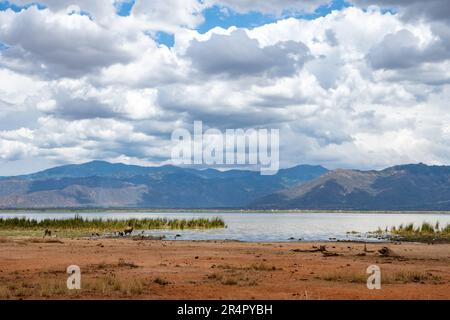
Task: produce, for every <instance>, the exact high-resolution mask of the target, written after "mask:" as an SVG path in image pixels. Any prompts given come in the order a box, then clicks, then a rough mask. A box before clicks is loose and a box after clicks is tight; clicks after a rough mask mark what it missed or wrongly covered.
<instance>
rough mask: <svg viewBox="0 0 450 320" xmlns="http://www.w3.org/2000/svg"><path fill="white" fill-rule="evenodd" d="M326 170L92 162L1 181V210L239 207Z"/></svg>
mask: <svg viewBox="0 0 450 320" xmlns="http://www.w3.org/2000/svg"><path fill="white" fill-rule="evenodd" d="M327 171H328V170H327V169H325V168H323V167H321V166H306V165H302V166H297V167H293V168H290V169H284V170H280V171H279V172H278V174H277V175H274V176H261V175H260V173H259V172H256V171H245V170H231V171H218V170H214V169H206V170H195V169H189V168H180V167H175V166H163V167H140V166H132V165H125V164H112V163H108V162H104V161H93V162H89V163H85V164H81V165H66V166H61V167H56V168H52V169H49V170H46V171H42V172H38V173H35V174H30V175H24V176H17V177H2V178H0V208H240V207H246V206H247V205H248V204H249V203H252V202H254V201H256V200H257V199H259V198H261V197H263V196H266V195H269V194H272V193H274V192H277V191H280V190H283V189H286V188H289V187H293V186H295V185H298V184H301V183H304V182H307V181H311V180H313V179H315V178H317V177H319V176H321V175H322V174H324V173H325V172H327Z"/></svg>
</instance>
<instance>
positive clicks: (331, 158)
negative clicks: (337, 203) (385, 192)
mask: <svg viewBox="0 0 450 320" xmlns="http://www.w3.org/2000/svg"><path fill="white" fill-rule="evenodd" d="M449 101H450V6H449V5H448V1H447V0H430V1H419V0H373V1H369V0H347V1H344V0H335V1H332V0H308V1H306V0H305V1H299V0H265V1H251V0H202V1H199V0H153V1H146V0H136V1H132V0H122V1H119V0H96V1H92V0H70V1H69V0H39V1H31V2H30V1H27V0H10V1H0V176H2V175H3V176H10V175H16V174H23V173H29V172H34V171H37V170H42V169H46V168H49V167H52V166H57V165H62V164H67V163H83V162H87V161H91V160H96V159H99V160H106V161H111V162H123V163H128V164H138V165H148V166H153V165H162V164H167V163H170V155H171V146H172V145H171V140H170V138H171V133H172V132H173V131H174V130H175V129H178V128H186V129H190V128H192V126H193V123H194V121H203V123H204V126H205V127H206V128H208V127H209V128H218V129H220V130H225V129H235V128H244V129H248V128H254V129H260V128H267V129H279V130H280V158H281V159H280V160H281V166H282V167H289V166H293V165H296V164H320V165H324V166H326V167H328V168H330V169H334V168H356V169H362V170H366V169H382V168H385V167H388V166H392V165H397V164H404V163H419V162H423V163H427V164H435V165H445V164H450V112H448V111H449V107H450V106H449Z"/></svg>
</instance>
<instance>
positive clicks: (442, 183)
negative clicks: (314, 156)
mask: <svg viewBox="0 0 450 320" xmlns="http://www.w3.org/2000/svg"><path fill="white" fill-rule="evenodd" d="M249 207H251V208H255V209H256V208H257V209H275V208H276V209H316V210H332V209H333V210H450V167H448V166H427V165H424V164H412V165H402V166H395V167H391V168H387V169H385V170H382V171H357V170H335V171H330V172H328V173H326V174H324V175H323V176H321V177H319V178H317V179H315V180H313V181H310V182H308V183H305V184H302V185H297V186H293V187H291V188H288V189H286V190H282V191H278V192H275V193H273V194H271V195H268V196H264V197H262V198H260V199H257V200H256V201H254V202H252V203H251V204H250V206H249Z"/></svg>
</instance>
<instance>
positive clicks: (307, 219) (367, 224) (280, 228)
mask: <svg viewBox="0 0 450 320" xmlns="http://www.w3.org/2000/svg"><path fill="white" fill-rule="evenodd" d="M80 215H81V216H82V217H86V218H104V219H106V218H112V219H128V218H156V217H158V218H159V217H161V218H169V219H170V218H185V219H190V218H211V217H221V218H223V219H224V220H225V223H226V224H227V225H228V228H227V229H213V230H189V231H188V230H185V231H179V230H176V231H171V230H170V231H169V230H161V231H149V232H148V234H151V235H165V236H166V237H167V238H168V239H173V238H174V237H175V235H178V234H179V235H181V238H180V239H179V240H240V241H250V242H253V241H267V242H272V241H273V242H278V241H292V240H290V238H295V240H296V241H298V240H299V239H302V240H304V241H313V240H314V241H315V240H322V241H326V240H330V238H336V239H338V240H369V241H374V239H373V238H366V235H364V233H367V232H370V231H375V230H377V229H378V227H381V228H383V229H384V228H385V227H388V228H390V227H392V226H398V225H400V224H402V223H403V224H407V223H414V224H416V225H418V224H422V222H429V223H433V224H435V223H436V222H439V223H440V224H441V226H442V225H446V224H448V223H450V214H409V213H404V214H403V213H399V214H380V213H376V214H374V213H363V214H362V213H302V214H294V213H276V214H274V213H245V214H243V213H213V214H211V213H81V214H80ZM24 216H25V217H28V218H33V219H38V220H41V219H45V218H53V219H65V218H71V217H73V216H74V214H73V213H31V214H23V213H11V214H9V213H0V217H3V218H8V217H24ZM350 231H357V232H360V233H362V235H359V236H356V235H348V234H347V232H350ZM375 241H376V239H375Z"/></svg>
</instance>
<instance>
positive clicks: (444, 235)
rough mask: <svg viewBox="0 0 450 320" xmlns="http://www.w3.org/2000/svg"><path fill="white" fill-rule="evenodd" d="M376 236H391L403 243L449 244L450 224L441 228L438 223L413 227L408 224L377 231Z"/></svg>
mask: <svg viewBox="0 0 450 320" xmlns="http://www.w3.org/2000/svg"><path fill="white" fill-rule="evenodd" d="M375 233H376V234H380V235H384V234H387V235H391V236H395V237H397V238H400V239H401V240H404V241H419V242H427V241H441V242H449V241H450V224H447V225H446V226H441V225H440V224H439V222H438V223H436V224H434V225H433V224H431V223H428V222H424V223H422V225H420V226H417V227H416V226H414V224H413V223H409V224H406V225H403V224H401V225H400V226H398V227H395V226H394V227H392V228H391V229H390V230H388V229H386V230H384V231H383V230H382V229H381V228H380V229H378V231H377V232H375Z"/></svg>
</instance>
